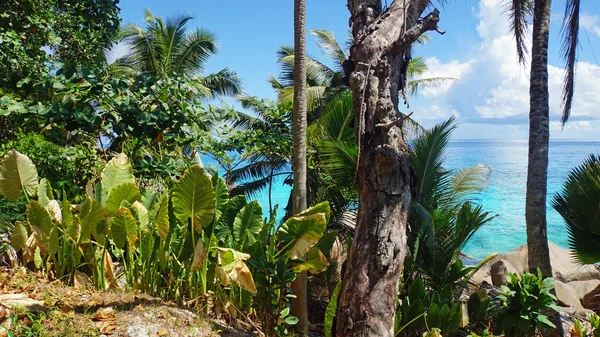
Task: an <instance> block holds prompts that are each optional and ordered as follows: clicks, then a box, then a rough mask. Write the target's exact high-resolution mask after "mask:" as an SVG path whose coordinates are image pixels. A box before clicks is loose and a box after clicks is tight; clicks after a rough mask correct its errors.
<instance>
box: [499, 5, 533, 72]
mask: <svg viewBox="0 0 600 337" xmlns="http://www.w3.org/2000/svg"><path fill="white" fill-rule="evenodd" d="M505 12H506V13H507V14H508V17H509V19H510V31H511V32H512V33H513V35H514V37H515V43H516V46H517V57H518V60H519V63H522V64H525V61H526V60H525V58H526V56H527V53H528V51H527V42H526V41H527V38H526V37H527V32H528V28H527V22H528V20H529V18H530V17H531V14H532V12H533V1H531V0H510V1H509V3H508V5H507V7H506V9H505Z"/></svg>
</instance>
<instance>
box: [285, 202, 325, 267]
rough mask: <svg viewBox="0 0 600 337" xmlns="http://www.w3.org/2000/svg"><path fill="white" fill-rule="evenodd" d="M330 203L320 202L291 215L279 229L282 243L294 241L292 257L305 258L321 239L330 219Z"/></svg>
mask: <svg viewBox="0 0 600 337" xmlns="http://www.w3.org/2000/svg"><path fill="white" fill-rule="evenodd" d="M329 213H330V210H329V204H328V203H326V202H325V203H320V204H317V205H315V206H314V207H311V208H309V209H307V210H306V211H304V212H301V213H300V214H297V215H294V216H292V217H290V218H289V219H288V220H287V221H285V222H284V223H283V224H282V225H281V228H280V229H279V230H278V231H277V239H278V240H279V241H281V242H282V243H290V242H292V248H291V252H290V258H291V259H298V258H303V257H304V255H305V254H306V253H307V252H308V251H309V250H310V249H311V248H312V247H313V246H314V245H315V244H316V243H317V242H318V241H319V239H320V238H321V236H323V232H324V231H325V227H326V226H327V221H328V219H329Z"/></svg>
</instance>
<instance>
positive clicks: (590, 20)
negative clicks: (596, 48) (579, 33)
mask: <svg viewBox="0 0 600 337" xmlns="http://www.w3.org/2000/svg"><path fill="white" fill-rule="evenodd" d="M579 23H580V24H581V27H583V28H584V29H587V30H588V31H590V32H592V33H594V34H596V36H598V38H600V19H599V18H598V17H597V16H596V15H591V14H589V13H582V14H581V17H580V19H579Z"/></svg>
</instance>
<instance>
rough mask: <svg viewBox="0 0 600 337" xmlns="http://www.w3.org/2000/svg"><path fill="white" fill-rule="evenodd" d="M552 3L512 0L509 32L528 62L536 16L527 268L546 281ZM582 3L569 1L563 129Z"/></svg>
mask: <svg viewBox="0 0 600 337" xmlns="http://www.w3.org/2000/svg"><path fill="white" fill-rule="evenodd" d="M551 6H552V0H533V1H532V0H513V1H512V2H511V5H510V11H509V14H510V20H511V28H512V31H513V33H514V35H515V41H516V44H517V55H518V58H519V61H520V62H522V63H525V58H526V55H527V47H526V45H525V41H526V40H527V39H526V33H527V22H528V20H529V17H530V15H531V14H533V36H532V49H531V72H530V87H529V97H530V101H529V104H530V106H529V109H530V110H529V160H528V161H529V164H528V167H527V195H526V201H525V203H526V207H525V220H526V223H527V246H528V258H529V269H530V270H531V272H535V269H537V268H540V269H541V271H542V275H543V276H544V277H551V276H552V266H551V264H550V252H549V248H548V238H547V234H546V231H547V228H546V227H547V224H546V196H547V183H548V146H549V139H550V127H549V113H550V106H549V93H548V41H549V32H550V15H551ZM579 11H580V0H567V2H566V9H565V16H564V18H563V38H562V41H563V48H562V57H563V58H564V59H565V62H566V68H567V69H566V75H565V77H564V86H563V89H564V90H563V113H562V123H563V126H564V124H565V123H566V122H567V120H568V119H569V115H570V113H571V107H572V103H573V95H574V88H575V60H576V55H577V54H576V53H577V45H578V34H579Z"/></svg>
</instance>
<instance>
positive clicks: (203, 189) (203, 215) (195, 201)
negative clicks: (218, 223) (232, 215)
mask: <svg viewBox="0 0 600 337" xmlns="http://www.w3.org/2000/svg"><path fill="white" fill-rule="evenodd" d="M172 200H173V211H174V213H175V216H176V217H177V218H178V219H179V221H181V222H182V223H184V224H185V223H187V222H188V219H191V220H192V224H193V225H194V229H195V230H196V232H198V233H201V232H202V227H204V226H206V225H208V224H209V223H210V222H211V221H212V220H213V217H214V215H215V211H216V203H217V202H216V197H215V189H214V187H213V185H212V182H211V181H210V178H209V177H208V176H207V175H205V174H204V170H203V169H202V168H201V167H200V166H198V165H194V166H192V167H190V168H189V169H188V170H187V171H185V174H184V175H183V177H182V178H181V179H179V181H178V182H177V183H176V184H175V186H174V187H173V195H172Z"/></svg>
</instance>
